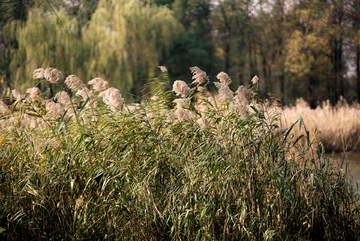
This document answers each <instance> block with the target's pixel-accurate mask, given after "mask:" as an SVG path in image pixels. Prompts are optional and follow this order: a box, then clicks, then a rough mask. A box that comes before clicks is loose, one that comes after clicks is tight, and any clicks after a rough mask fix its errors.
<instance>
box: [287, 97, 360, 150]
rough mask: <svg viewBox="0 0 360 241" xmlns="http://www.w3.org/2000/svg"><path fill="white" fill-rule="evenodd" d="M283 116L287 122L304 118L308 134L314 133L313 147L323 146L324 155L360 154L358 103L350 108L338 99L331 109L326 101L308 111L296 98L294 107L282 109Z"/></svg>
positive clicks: (344, 101) (359, 107) (359, 109)
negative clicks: (333, 153)
mask: <svg viewBox="0 0 360 241" xmlns="http://www.w3.org/2000/svg"><path fill="white" fill-rule="evenodd" d="M283 117H285V118H283V121H284V122H285V121H287V123H293V122H294V121H296V120H298V119H299V118H303V119H304V120H305V122H306V127H307V128H308V129H309V130H310V132H311V133H312V134H314V133H316V135H314V136H313V137H316V143H315V144H316V145H317V146H318V148H321V145H323V147H324V148H325V150H326V151H327V152H332V151H335V152H344V151H360V122H359V120H360V105H359V103H353V104H351V105H349V104H348V103H347V102H346V100H344V99H341V100H340V101H339V102H338V103H337V105H336V106H331V104H330V103H329V101H328V102H323V103H322V105H320V106H318V107H317V108H316V109H311V108H310V106H309V105H308V104H307V103H306V102H305V101H304V100H302V99H299V100H297V102H296V105H295V106H292V107H289V108H285V109H284V115H283ZM296 130H297V129H296ZM298 133H299V132H298V131H296V134H298ZM302 133H304V132H302ZM319 142H321V144H320V145H319Z"/></svg>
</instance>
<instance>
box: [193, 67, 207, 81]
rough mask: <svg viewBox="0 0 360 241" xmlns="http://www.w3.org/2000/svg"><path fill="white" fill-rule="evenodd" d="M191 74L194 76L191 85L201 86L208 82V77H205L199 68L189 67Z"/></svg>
mask: <svg viewBox="0 0 360 241" xmlns="http://www.w3.org/2000/svg"><path fill="white" fill-rule="evenodd" d="M190 71H191V73H192V74H193V75H194V76H193V77H192V79H193V80H194V81H193V84H199V85H200V84H203V83H208V82H209V77H207V76H206V72H205V71H203V70H201V69H200V68H199V67H196V66H195V67H190Z"/></svg>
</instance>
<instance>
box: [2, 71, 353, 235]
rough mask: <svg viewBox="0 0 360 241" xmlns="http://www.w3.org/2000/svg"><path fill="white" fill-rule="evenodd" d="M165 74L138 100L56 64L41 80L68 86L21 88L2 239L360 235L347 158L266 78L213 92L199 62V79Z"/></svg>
mask: <svg viewBox="0 0 360 241" xmlns="http://www.w3.org/2000/svg"><path fill="white" fill-rule="evenodd" d="M161 70H162V72H163V73H162V74H161V75H160V76H159V77H158V78H156V79H153V80H152V81H150V82H149V83H148V84H147V86H146V88H147V89H151V92H150V94H148V95H145V96H143V98H142V99H143V101H142V102H141V103H137V104H127V103H124V100H123V99H122V96H121V94H120V91H119V90H117V89H115V88H109V86H108V83H107V82H106V81H104V80H103V79H100V78H96V79H93V80H91V81H90V82H89V83H88V84H91V85H92V86H93V89H92V90H89V89H88V88H87V87H85V84H83V82H82V81H81V80H80V79H79V78H77V77H76V76H75V75H70V76H68V77H67V78H66V80H65V82H63V76H62V73H61V72H60V71H58V70H57V69H54V68H48V69H46V70H44V69H37V70H35V72H34V78H35V79H39V80H40V81H39V83H38V84H40V83H41V85H42V86H48V85H50V84H56V85H62V88H60V89H62V90H61V92H59V93H57V94H55V95H53V96H52V95H51V94H50V93H49V92H48V91H44V92H41V91H40V89H38V88H37V87H33V88H29V89H28V91H27V93H26V94H24V95H23V94H21V93H19V92H18V91H16V90H13V91H12V94H13V96H14V98H15V99H16V102H15V103H14V104H12V106H10V107H9V106H7V105H5V104H4V103H3V102H0V111H1V112H0V115H1V116H2V117H1V119H0V125H1V128H0V162H1V165H0V167H1V172H0V197H1V198H0V227H1V228H0V229H1V230H0V232H1V233H0V237H2V238H5V239H7V240H35V239H46V240H61V239H65V240H70V239H71V240H80V239H87V240H89V239H90V240H105V239H109V240H330V239H331V240H345V239H346V240H358V239H359V236H360V233H359V230H360V225H359V202H358V201H359V196H358V194H356V190H355V189H354V188H353V187H352V185H351V183H350V182H349V181H348V177H347V173H348V169H347V166H348V163H347V162H346V161H344V162H343V163H339V164H334V162H330V161H329V160H328V158H327V157H326V156H325V153H324V152H323V151H319V148H315V147H314V146H313V144H314V143H313V140H312V139H311V138H310V132H309V129H307V123H305V122H304V121H303V119H302V118H299V119H298V120H296V121H295V122H293V123H285V121H283V120H282V116H283V115H284V112H283V110H282V106H281V102H280V100H279V99H278V98H277V97H276V96H275V95H272V98H271V103H269V102H267V101H263V100H262V99H261V98H260V97H259V96H260V95H259V84H261V81H259V79H258V78H257V77H254V78H253V79H252V81H251V84H250V86H249V87H248V88H246V87H244V86H240V87H239V88H238V89H237V91H236V92H235V93H234V92H233V91H232V90H231V88H230V87H229V86H230V83H231V80H230V78H229V76H228V75H227V74H226V73H223V72H221V73H220V74H218V76H217V77H218V79H219V80H220V82H216V83H214V84H215V86H216V87H217V88H218V92H217V93H215V94H213V93H211V92H210V91H209V90H208V83H209V80H208V77H207V75H206V73H205V72H204V71H202V70H201V69H199V68H197V67H192V68H190V70H191V72H192V74H193V80H194V81H193V83H191V84H190V85H189V86H188V85H187V84H186V83H185V82H183V81H179V80H178V81H175V82H174V84H173V86H171V85H170V83H169V80H168V77H167V70H166V68H164V67H161ZM287 122H289V121H287ZM295 124H296V126H295ZM294 128H296V129H297V130H298V131H299V133H301V131H302V130H304V131H305V132H304V133H305V134H304V135H295V134H293V131H294ZM302 140H304V141H302ZM302 142H303V143H302Z"/></svg>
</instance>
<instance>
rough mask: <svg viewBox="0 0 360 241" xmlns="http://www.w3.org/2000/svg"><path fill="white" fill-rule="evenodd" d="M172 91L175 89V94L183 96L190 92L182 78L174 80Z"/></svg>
mask: <svg viewBox="0 0 360 241" xmlns="http://www.w3.org/2000/svg"><path fill="white" fill-rule="evenodd" d="M172 91H175V93H176V94H177V95H180V96H181V97H183V98H186V97H187V96H188V95H189V94H190V88H189V86H187V84H186V83H185V82H184V81H182V80H176V81H175V82H174V84H173V89H172Z"/></svg>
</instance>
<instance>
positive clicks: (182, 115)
mask: <svg viewBox="0 0 360 241" xmlns="http://www.w3.org/2000/svg"><path fill="white" fill-rule="evenodd" d="M175 115H176V117H177V118H178V120H179V121H180V122H182V121H184V120H186V119H187V114H186V112H185V110H184V109H183V108H181V107H179V108H177V110H176V111H175Z"/></svg>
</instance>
